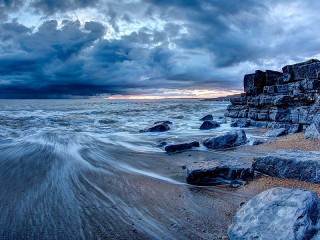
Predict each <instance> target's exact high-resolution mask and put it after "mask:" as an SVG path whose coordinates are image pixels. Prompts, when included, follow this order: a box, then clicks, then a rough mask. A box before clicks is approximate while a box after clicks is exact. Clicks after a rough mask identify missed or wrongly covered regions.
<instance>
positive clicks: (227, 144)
mask: <svg viewBox="0 0 320 240" xmlns="http://www.w3.org/2000/svg"><path fill="white" fill-rule="evenodd" d="M246 142H247V136H246V133H245V131H243V130H241V131H235V132H227V133H226V134H223V135H220V136H217V137H212V138H208V139H206V140H205V141H204V142H203V145H204V146H205V147H207V148H211V149H225V148H231V147H237V146H240V145H243V144H246Z"/></svg>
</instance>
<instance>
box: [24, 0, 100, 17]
mask: <svg viewBox="0 0 320 240" xmlns="http://www.w3.org/2000/svg"><path fill="white" fill-rule="evenodd" d="M98 2H99V0H35V1H32V2H31V4H30V6H31V7H33V8H35V9H36V10H37V11H39V12H43V13H45V14H49V15H51V14H54V13H57V12H66V11H69V10H76V9H79V8H87V7H94V6H96V4H97V3H98Z"/></svg>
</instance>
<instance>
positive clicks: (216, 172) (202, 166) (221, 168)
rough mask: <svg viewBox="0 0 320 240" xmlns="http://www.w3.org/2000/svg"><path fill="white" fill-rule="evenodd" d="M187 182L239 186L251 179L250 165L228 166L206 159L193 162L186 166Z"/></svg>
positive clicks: (201, 184) (202, 184) (204, 184)
mask: <svg viewBox="0 0 320 240" xmlns="http://www.w3.org/2000/svg"><path fill="white" fill-rule="evenodd" d="M187 174H188V176H187V182H188V183H189V184H193V185H200V186H214V185H221V184H227V185H229V186H230V187H239V186H240V185H242V184H244V183H246V181H248V180H252V179H253V176H254V174H253V171H252V169H251V168H250V167H243V166H230V165H224V164H222V163H219V162H214V161H207V162H198V163H193V164H191V165H189V166H187Z"/></svg>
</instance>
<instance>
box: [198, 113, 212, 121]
mask: <svg viewBox="0 0 320 240" xmlns="http://www.w3.org/2000/svg"><path fill="white" fill-rule="evenodd" d="M211 120H213V116H212V115H211V114H208V115H206V116H204V117H203V118H201V119H200V121H211Z"/></svg>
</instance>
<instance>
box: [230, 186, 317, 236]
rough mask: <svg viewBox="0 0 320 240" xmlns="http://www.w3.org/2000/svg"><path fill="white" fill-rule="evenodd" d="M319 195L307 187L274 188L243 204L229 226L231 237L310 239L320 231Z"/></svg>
mask: <svg viewBox="0 0 320 240" xmlns="http://www.w3.org/2000/svg"><path fill="white" fill-rule="evenodd" d="M318 205H319V201H318V197H317V194H316V193H315V192H312V191H307V190H303V189H288V188H273V189H269V190H266V191H264V192H262V193H260V194H259V195H257V196H255V197H254V198H252V199H251V200H249V201H248V202H247V203H246V204H245V205H243V206H242V207H241V208H240V209H239V210H238V212H237V213H236V215H235V216H234V218H233V219H232V224H231V226H230V227H229V230H228V235H229V238H230V240H239V239H260V240H270V239H274V240H276V239H281V240H291V239H292V240H293V239H294V240H309V239H311V238H312V237H313V236H314V235H315V234H316V233H317V232H318V230H319V229H318V227H317V223H318V218H319V216H318Z"/></svg>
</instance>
